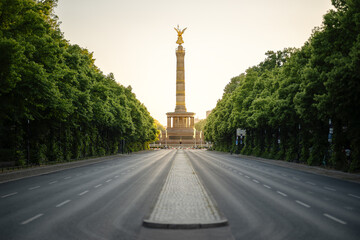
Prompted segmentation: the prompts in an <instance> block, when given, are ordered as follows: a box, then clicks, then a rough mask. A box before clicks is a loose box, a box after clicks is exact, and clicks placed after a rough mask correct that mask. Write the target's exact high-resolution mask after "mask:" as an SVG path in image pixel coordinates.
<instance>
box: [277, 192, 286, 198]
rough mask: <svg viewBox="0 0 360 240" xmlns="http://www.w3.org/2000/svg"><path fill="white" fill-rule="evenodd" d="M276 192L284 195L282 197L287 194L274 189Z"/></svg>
mask: <svg viewBox="0 0 360 240" xmlns="http://www.w3.org/2000/svg"><path fill="white" fill-rule="evenodd" d="M276 192H277V193H278V194H280V195H281V196H284V197H287V195H286V194H285V193H283V192H280V191H276Z"/></svg>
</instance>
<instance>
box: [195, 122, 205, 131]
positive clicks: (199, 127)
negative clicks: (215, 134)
mask: <svg viewBox="0 0 360 240" xmlns="http://www.w3.org/2000/svg"><path fill="white" fill-rule="evenodd" d="M205 124H206V119H201V120H200V121H198V122H197V123H195V129H196V131H204V127H205Z"/></svg>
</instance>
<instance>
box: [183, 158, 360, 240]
mask: <svg viewBox="0 0 360 240" xmlns="http://www.w3.org/2000/svg"><path fill="white" fill-rule="evenodd" d="M187 154H188V156H189V157H190V158H191V161H192V164H193V166H194V167H195V170H196V171H197V173H198V175H199V176H200V178H201V179H202V181H203V183H204V185H205V186H206V187H207V188H208V190H209V192H211V194H212V195H213V197H214V198H215V200H216V201H217V203H218V207H219V208H220V209H221V210H222V212H223V213H224V215H225V216H226V217H227V219H228V220H229V223H230V230H231V233H232V235H233V236H234V238H235V239H327V240H329V239H359V237H360V185H359V184H357V183H351V182H346V181H343V180H337V179H333V178H329V177H324V176H319V175H314V174H311V173H305V172H301V171H298V170H294V169H289V168H284V167H280V166H276V165H270V164H266V163H263V162H259V161H254V160H246V159H241V158H239V157H238V156H234V155H229V154H221V153H216V152H212V153H211V152H204V151H187Z"/></svg>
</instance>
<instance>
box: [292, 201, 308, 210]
mask: <svg viewBox="0 0 360 240" xmlns="http://www.w3.org/2000/svg"><path fill="white" fill-rule="evenodd" d="M295 202H296V203H298V204H300V205H302V206H304V207H307V208H310V205H307V204H306V203H303V202H301V201H299V200H296V201H295Z"/></svg>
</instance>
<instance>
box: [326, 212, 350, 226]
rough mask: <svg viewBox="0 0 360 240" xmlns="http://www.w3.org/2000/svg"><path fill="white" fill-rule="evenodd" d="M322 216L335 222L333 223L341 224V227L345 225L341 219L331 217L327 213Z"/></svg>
mask: <svg viewBox="0 0 360 240" xmlns="http://www.w3.org/2000/svg"><path fill="white" fill-rule="evenodd" d="M324 216H325V217H327V218H330V219H331V220H333V221H335V222H338V223H341V224H343V225H345V224H346V222H345V221H343V220H341V219H338V218H336V217H334V216H331V215H329V214H327V213H324Z"/></svg>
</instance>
